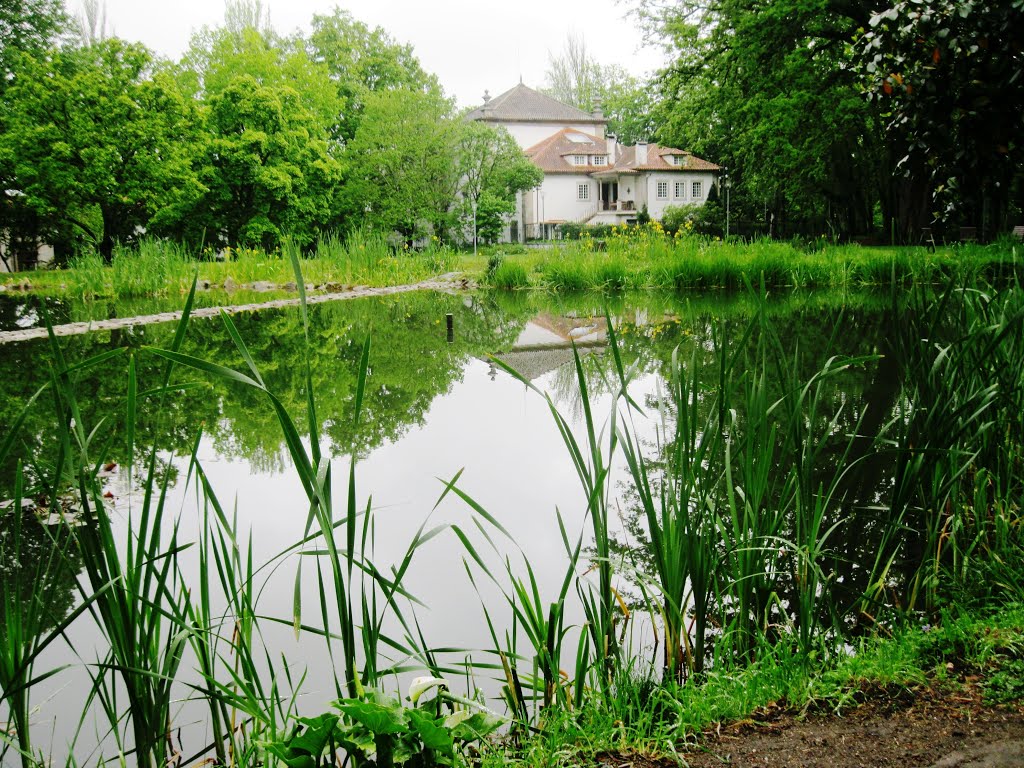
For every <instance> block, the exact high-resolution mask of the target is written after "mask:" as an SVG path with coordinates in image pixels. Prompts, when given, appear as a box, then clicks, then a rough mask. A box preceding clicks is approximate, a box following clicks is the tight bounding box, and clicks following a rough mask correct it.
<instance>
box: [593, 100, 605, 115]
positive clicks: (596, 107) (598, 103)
mask: <svg viewBox="0 0 1024 768" xmlns="http://www.w3.org/2000/svg"><path fill="white" fill-rule="evenodd" d="M593 115H594V119H595V120H604V110H603V109H601V97H600V96H595V97H594V110H593Z"/></svg>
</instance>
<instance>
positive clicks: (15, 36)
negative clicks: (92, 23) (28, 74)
mask: <svg viewBox="0 0 1024 768" xmlns="http://www.w3.org/2000/svg"><path fill="white" fill-rule="evenodd" d="M67 24H68V17H67V12H66V11H65V9H64V4H63V3H62V2H61V1H60V0H8V2H5V3H4V4H3V6H0V93H3V92H4V90H5V89H6V88H7V86H8V84H9V76H10V75H11V74H13V73H14V72H15V71H16V69H17V67H18V64H19V61H18V59H19V58H20V57H22V56H25V55H26V54H27V55H29V56H33V57H35V56H39V55H40V54H42V53H44V52H45V51H46V50H47V48H49V47H50V45H51V44H52V43H53V41H54V39H55V38H56V37H57V35H58V34H59V33H60V32H62V31H63V30H65V29H66V28H67Z"/></svg>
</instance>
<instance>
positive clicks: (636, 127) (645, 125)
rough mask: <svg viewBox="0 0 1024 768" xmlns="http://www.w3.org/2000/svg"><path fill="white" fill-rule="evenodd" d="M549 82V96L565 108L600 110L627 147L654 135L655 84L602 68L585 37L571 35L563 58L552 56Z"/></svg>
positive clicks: (619, 69) (617, 68)
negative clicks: (570, 106)
mask: <svg viewBox="0 0 1024 768" xmlns="http://www.w3.org/2000/svg"><path fill="white" fill-rule="evenodd" d="M545 81H546V84H547V86H546V88H545V89H544V90H545V92H546V93H547V94H548V95H550V96H552V97H554V98H556V99H558V100H559V101H561V102H563V103H565V104H571V105H573V106H574V107H578V108H579V109H582V110H584V111H585V112H589V111H591V110H593V109H597V108H598V107H600V108H601V109H602V110H603V111H604V114H605V117H606V118H607V120H608V132H609V133H614V134H616V135H617V136H618V138H619V140H620V141H622V142H623V143H625V144H635V143H636V142H637V141H646V140H647V139H649V138H651V137H652V136H653V135H654V123H653V120H652V109H653V107H654V98H653V97H654V92H653V89H652V87H651V84H650V83H649V82H647V81H646V80H645V79H644V78H639V77H636V76H634V75H632V74H630V73H629V72H627V71H626V70H625V68H623V67H622V66H620V65H617V64H610V65H601V64H600V63H599V62H598V61H597V60H596V59H594V58H593V57H592V56H591V55H590V53H589V52H588V50H587V45H586V41H585V40H584V39H583V37H581V36H578V35H569V36H568V37H567V38H566V41H565V47H564V48H563V49H562V52H561V53H560V54H558V55H557V56H556V55H554V54H548V68H547V72H546V73H545Z"/></svg>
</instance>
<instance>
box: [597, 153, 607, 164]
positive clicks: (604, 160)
mask: <svg viewBox="0 0 1024 768" xmlns="http://www.w3.org/2000/svg"><path fill="white" fill-rule="evenodd" d="M594 165H608V156H607V155H594Z"/></svg>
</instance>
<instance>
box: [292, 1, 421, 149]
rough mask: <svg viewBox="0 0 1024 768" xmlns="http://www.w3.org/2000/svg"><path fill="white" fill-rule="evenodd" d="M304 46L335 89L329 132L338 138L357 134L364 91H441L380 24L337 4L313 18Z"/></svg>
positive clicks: (409, 51) (409, 48) (348, 138)
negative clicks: (336, 104) (336, 106)
mask: <svg viewBox="0 0 1024 768" xmlns="http://www.w3.org/2000/svg"><path fill="white" fill-rule="evenodd" d="M308 47H309V51H310V57H311V58H312V59H313V60H314V61H316V62H318V63H321V64H323V65H324V66H325V67H326V69H327V72H328V73H329V75H330V78H331V80H332V81H333V82H334V84H335V86H336V87H337V91H338V97H339V99H340V101H341V110H340V115H339V116H338V121H337V124H336V126H335V128H334V131H333V136H334V138H335V139H337V140H340V141H342V142H349V141H351V140H352V139H353V138H354V137H355V135H356V130H357V129H358V127H359V122H360V120H361V118H362V115H363V110H364V109H365V107H366V97H367V95H368V94H370V93H373V92H377V91H392V90H407V91H430V92H435V93H439V92H440V86H439V84H438V83H437V81H436V78H435V77H434V76H433V75H430V74H428V73H426V72H425V71H424V70H423V68H422V67H421V66H420V63H419V61H418V60H417V59H416V57H415V55H414V54H413V50H412V46H411V45H408V44H405V45H403V44H401V43H398V42H396V41H395V40H393V39H392V38H391V36H390V35H389V34H388V32H387V31H386V30H384V29H382V28H381V27H374V28H373V29H370V28H369V27H368V26H367V25H366V24H364V23H363V22H361V21H359V20H357V19H355V18H353V17H352V14H351V13H349V12H348V11H346V10H343V9H341V8H335V9H334V11H333V12H332V13H331V14H330V15H320V14H315V15H314V16H313V34H312V35H311V36H310V39H309V43H308Z"/></svg>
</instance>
